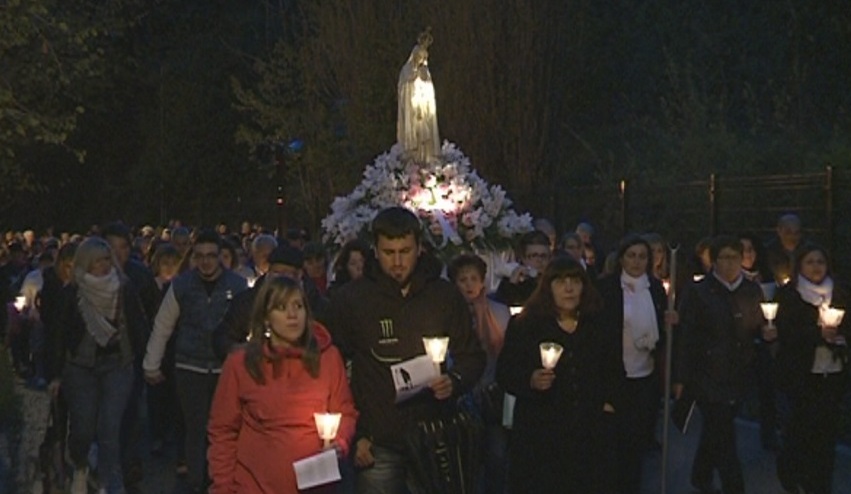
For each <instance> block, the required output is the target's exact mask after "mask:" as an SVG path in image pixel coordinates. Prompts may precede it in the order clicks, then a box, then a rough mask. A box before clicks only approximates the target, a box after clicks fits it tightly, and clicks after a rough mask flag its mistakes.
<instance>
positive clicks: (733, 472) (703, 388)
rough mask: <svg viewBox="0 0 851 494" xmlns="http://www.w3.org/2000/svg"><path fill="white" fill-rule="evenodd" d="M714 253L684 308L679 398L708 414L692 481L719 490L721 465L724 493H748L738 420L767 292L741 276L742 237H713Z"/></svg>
mask: <svg viewBox="0 0 851 494" xmlns="http://www.w3.org/2000/svg"><path fill="white" fill-rule="evenodd" d="M709 255H710V258H711V260H712V271H711V273H710V274H709V275H708V276H706V277H705V278H704V279H702V280H701V281H699V282H697V283H695V284H694V286H693V288H692V289H691V290H689V291H687V292H686V296H685V298H684V299H683V304H682V306H681V308H680V327H679V329H678V331H677V337H676V338H675V339H674V343H675V345H676V356H675V358H674V360H673V362H674V364H675V367H674V374H673V377H674V382H675V383H677V384H674V395H675V396H676V397H677V398H680V397H681V396H682V395H683V393H684V392H686V393H687V394H688V396H689V397H690V398H693V399H695V400H696V401H697V407H698V408H699V409H700V412H701V415H703V429H702V431H701V435H700V442H699V444H698V447H697V453H696V454H695V457H694V463H693V464H692V471H691V483H692V485H693V486H694V487H695V488H697V490H698V491H699V492H701V493H709V492H717V491H716V490H715V489H714V487H713V485H712V482H713V478H714V476H715V471H716V470H717V471H718V474H719V477H720V478H721V485H722V487H723V492H724V493H725V494H744V492H745V485H744V478H743V476H742V466H741V462H740V461H739V457H738V455H737V454H736V427H735V424H734V423H733V419H735V417H736V414H737V413H738V410H739V408H740V406H741V403H742V400H743V399H744V397H745V396H746V395H747V393H748V391H749V390H750V389H751V385H752V381H753V377H754V374H753V372H752V366H753V363H754V359H755V350H754V345H753V340H754V338H758V337H760V335H761V331H762V328H763V325H764V324H765V319H763V316H762V311H761V310H760V307H759V303H760V301H761V300H762V290H761V289H760V287H759V285H758V284H756V283H754V282H753V281H749V280H747V279H745V278H744V276H743V275H742V269H741V265H742V243H741V242H740V241H739V239H738V238H736V237H733V236H728V235H722V236H719V237H717V238H715V239H714V240H713V241H712V244H711V246H710V248H709ZM684 390H685V391H684Z"/></svg>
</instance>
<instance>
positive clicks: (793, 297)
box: [776, 245, 851, 494]
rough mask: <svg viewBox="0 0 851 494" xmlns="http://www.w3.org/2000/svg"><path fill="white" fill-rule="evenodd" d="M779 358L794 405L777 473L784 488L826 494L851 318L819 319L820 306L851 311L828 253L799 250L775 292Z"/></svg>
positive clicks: (806, 248)
mask: <svg viewBox="0 0 851 494" xmlns="http://www.w3.org/2000/svg"><path fill="white" fill-rule="evenodd" d="M776 298H777V302H778V309H777V331H778V338H779V340H780V353H779V354H778V356H777V359H778V363H779V364H780V365H779V367H780V369H782V374H781V376H780V381H781V385H782V386H783V388H784V389H785V391H786V393H787V396H788V397H789V401H790V404H791V408H792V413H791V417H790V420H789V424H788V428H787V430H786V440H785V441H784V444H783V450H782V451H781V453H780V456H779V457H778V459H777V474H778V477H779V478H780V482H781V483H782V484H783V487H784V488H785V489H786V490H787V491H791V492H796V491H797V490H798V487H799V486H800V487H801V488H803V490H804V492H807V493H808V494H810V493H812V494H829V493H830V492H831V480H832V477H833V464H834V458H835V447H836V435H837V429H838V426H839V417H840V410H841V401H842V396H843V394H844V392H845V389H846V386H847V383H848V378H847V366H848V348H847V346H846V338H847V337H849V335H851V318H849V316H848V314H846V315H845V317H844V318H843V320H842V322H841V324H839V325H838V326H835V325H832V324H827V323H826V322H824V321H822V320H820V319H821V318H820V314H819V312H820V310H821V308H822V307H835V308H841V309H844V310H848V309H849V294H848V292H847V291H845V290H843V289H842V288H840V287H838V286H836V284H835V283H834V280H833V278H832V277H831V275H830V269H829V265H828V256H827V252H826V251H825V250H824V249H822V248H821V247H818V246H815V245H806V246H804V247H803V248H801V249H800V251H799V253H798V254H797V256H796V259H795V272H794V273H793V278H792V281H791V283H789V284H788V285H786V286H785V287H783V288H782V289H781V290H780V291H779V292H778V294H777V297H776Z"/></svg>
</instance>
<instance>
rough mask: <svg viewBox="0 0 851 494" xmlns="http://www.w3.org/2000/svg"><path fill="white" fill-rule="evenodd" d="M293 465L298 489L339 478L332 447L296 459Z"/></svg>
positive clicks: (334, 452)
mask: <svg viewBox="0 0 851 494" xmlns="http://www.w3.org/2000/svg"><path fill="white" fill-rule="evenodd" d="M293 467H294V468H295V479H296V483H297V484H298V488H299V490H302V489H309V488H311V487H316V486H317V485H323V484H328V483H331V482H336V481H338V480H340V465H339V464H338V463H337V450H335V449H333V448H332V449H326V450H325V451H323V452H321V453H318V454H315V455H313V456H308V457H307V458H304V459H301V460H298V461H297V462H295V463H293Z"/></svg>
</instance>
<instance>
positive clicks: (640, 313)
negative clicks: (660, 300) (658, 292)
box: [621, 271, 659, 350]
mask: <svg viewBox="0 0 851 494" xmlns="http://www.w3.org/2000/svg"><path fill="white" fill-rule="evenodd" d="M621 289H622V290H623V326H624V331H626V332H627V333H628V334H629V335H630V336H631V337H632V342H633V345H635V347H636V348H638V349H639V350H653V349H654V348H655V347H656V342H658V341H659V323H658V321H657V320H656V307H655V306H654V305H653V297H652V296H651V295H650V280H649V279H648V278H647V274H646V273H645V274H642V275H641V276H639V277H638V278H635V277H632V276H630V275H628V274H627V273H626V272H625V271H621Z"/></svg>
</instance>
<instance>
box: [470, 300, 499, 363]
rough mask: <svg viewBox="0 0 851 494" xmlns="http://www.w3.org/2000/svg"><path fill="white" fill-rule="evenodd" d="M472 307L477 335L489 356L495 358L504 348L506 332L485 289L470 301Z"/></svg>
mask: <svg viewBox="0 0 851 494" xmlns="http://www.w3.org/2000/svg"><path fill="white" fill-rule="evenodd" d="M470 308H471V310H472V312H473V318H474V328H475V330H476V335H477V336H478V337H479V341H480V342H482V346H483V347H484V350H485V352H486V353H487V354H488V358H489V359H495V358H496V356H497V355H499V352H500V351H501V350H502V344H503V342H504V341H505V334H504V333H503V331H502V329H501V328H500V325H499V322H497V320H496V318H495V317H494V316H493V313H492V312H491V310H490V304H489V303H488V298H487V296H486V295H485V291H484V290H482V293H480V294H479V296H478V297H476V298H475V299H473V300H472V301H471V302H470Z"/></svg>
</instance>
